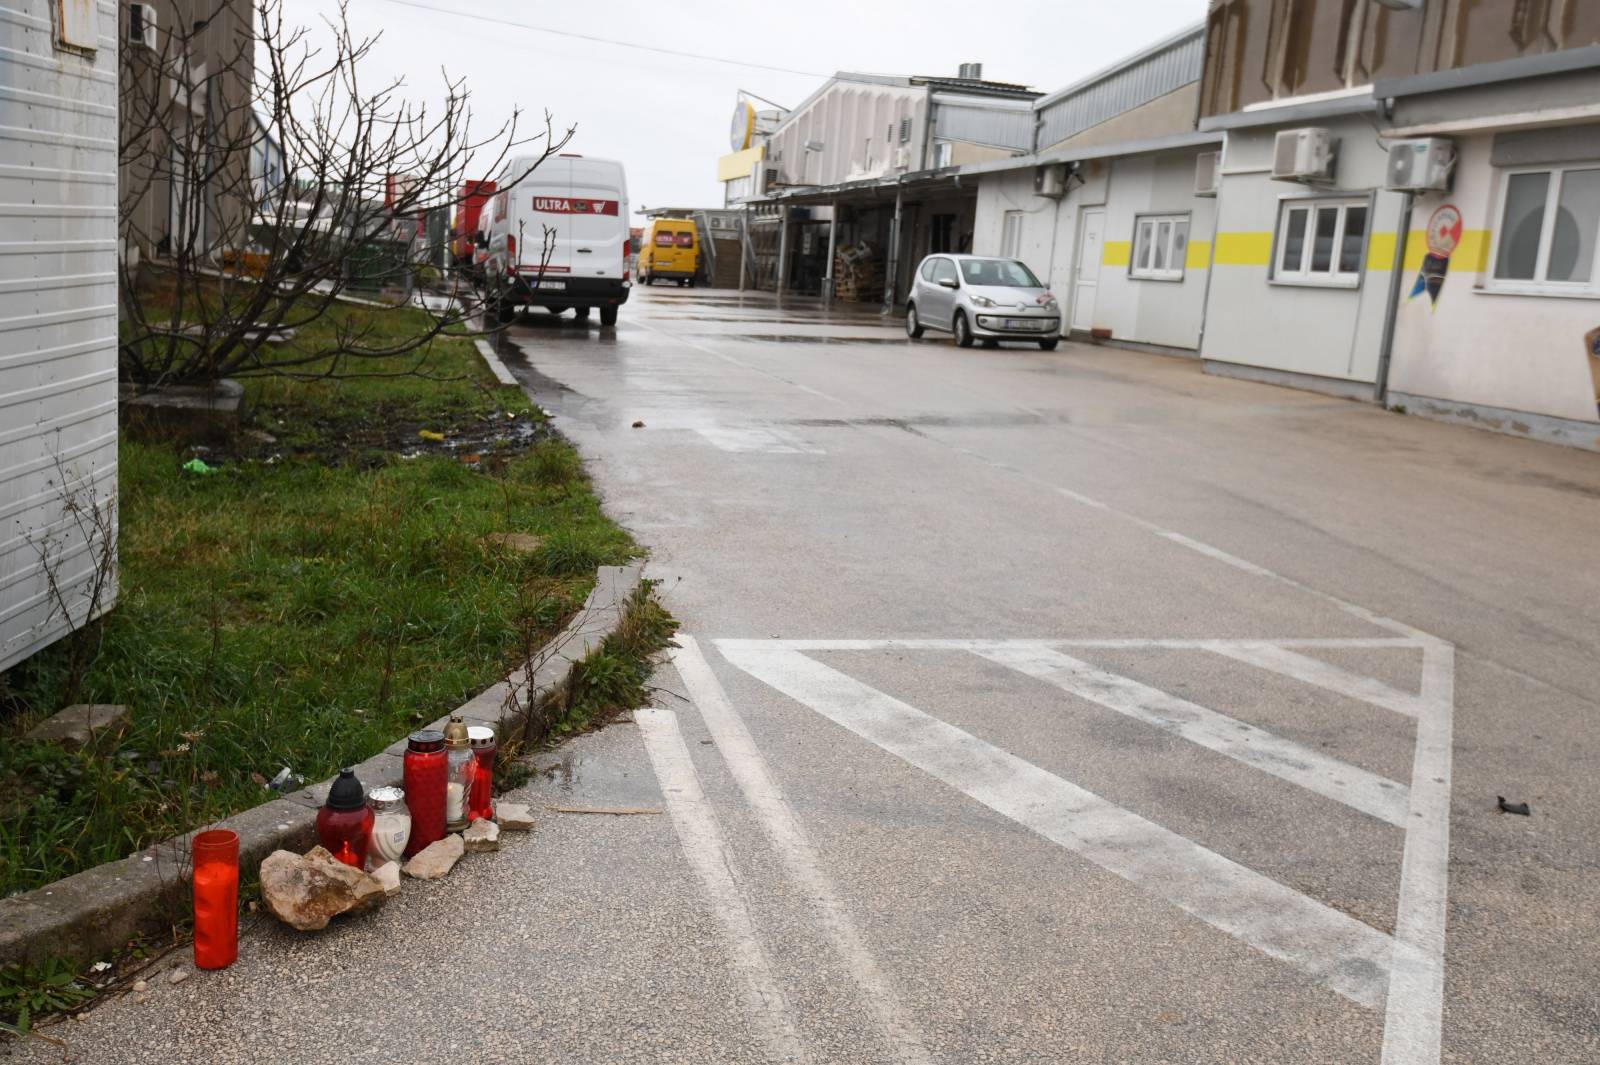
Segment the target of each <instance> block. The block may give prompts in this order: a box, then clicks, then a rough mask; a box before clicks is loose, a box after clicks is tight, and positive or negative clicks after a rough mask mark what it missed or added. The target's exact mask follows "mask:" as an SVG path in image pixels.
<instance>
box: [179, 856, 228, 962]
mask: <svg viewBox="0 0 1600 1065" xmlns="http://www.w3.org/2000/svg"><path fill="white" fill-rule="evenodd" d="M189 854H190V857H191V859H192V860H193V863H194V966H195V968H196V969H226V968H227V967H228V966H230V965H232V964H233V963H234V961H235V959H237V958H238V957H239V834H238V833H237V832H234V831H232V830H230V829H226V828H214V829H211V830H209V831H206V832H201V833H199V834H198V835H196V836H195V837H194V841H193V842H192V843H190V845H189Z"/></svg>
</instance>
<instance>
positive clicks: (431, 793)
mask: <svg viewBox="0 0 1600 1065" xmlns="http://www.w3.org/2000/svg"><path fill="white" fill-rule="evenodd" d="M404 766H405V780H406V805H407V806H409V807H410V808H411V839H410V840H408V841H407V842H406V857H407V858H410V857H411V856H412V855H414V854H416V853H417V852H418V851H420V850H422V848H424V847H426V846H427V845H428V844H430V843H434V842H436V841H438V840H441V839H444V820H445V818H444V795H445V788H444V785H445V775H446V772H447V771H448V769H449V765H448V761H447V756H446V755H445V752H444V733H442V732H440V731H439V730H437V729H422V730H420V731H418V732H413V733H412V734H411V737H410V739H409V740H408V741H407V743H406V756H405V759H404Z"/></svg>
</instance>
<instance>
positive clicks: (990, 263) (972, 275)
mask: <svg viewBox="0 0 1600 1065" xmlns="http://www.w3.org/2000/svg"><path fill="white" fill-rule="evenodd" d="M961 276H962V278H963V279H964V280H965V281H966V282H967V284H969V285H995V286H999V287H1001V288H1041V287H1043V286H1041V285H1040V284H1039V279H1038V278H1037V277H1034V276H1033V271H1032V270H1029V269H1028V268H1027V267H1026V266H1023V265H1022V264H1021V263H1019V262H1017V261H1016V260H1015V259H962V260H961Z"/></svg>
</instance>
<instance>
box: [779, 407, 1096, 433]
mask: <svg viewBox="0 0 1600 1065" xmlns="http://www.w3.org/2000/svg"><path fill="white" fill-rule="evenodd" d="M782 424H784V425H793V426H797V427H800V428H807V429H862V428H873V429H903V430H905V431H906V432H911V433H914V432H916V431H917V430H918V429H1020V428H1024V427H1026V426H1034V425H1071V424H1072V416H1071V415H1070V414H1067V413H1065V412H1061V411H1052V412H1047V413H1040V412H1038V411H1022V410H1019V411H986V412H982V413H977V414H913V415H910V416H907V417H900V418H893V417H888V416H876V417H867V418H795V419H792V420H790V421H786V422H783V423H782Z"/></svg>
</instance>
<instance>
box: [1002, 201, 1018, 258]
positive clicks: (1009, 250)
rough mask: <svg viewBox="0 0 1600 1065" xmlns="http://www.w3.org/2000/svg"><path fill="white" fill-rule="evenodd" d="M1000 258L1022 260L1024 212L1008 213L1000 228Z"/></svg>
mask: <svg viewBox="0 0 1600 1065" xmlns="http://www.w3.org/2000/svg"><path fill="white" fill-rule="evenodd" d="M1000 257H1001V258H1003V259H1020V258H1022V212H1021V211H1007V212H1006V213H1005V217H1004V220H1003V222H1002V224H1001V226H1000Z"/></svg>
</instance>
